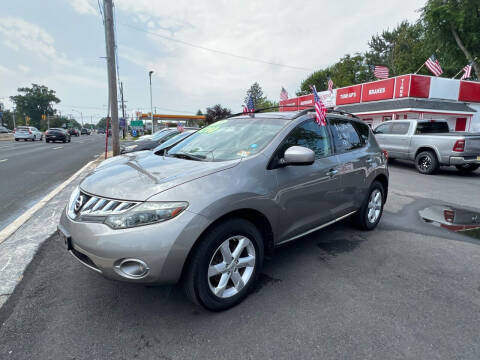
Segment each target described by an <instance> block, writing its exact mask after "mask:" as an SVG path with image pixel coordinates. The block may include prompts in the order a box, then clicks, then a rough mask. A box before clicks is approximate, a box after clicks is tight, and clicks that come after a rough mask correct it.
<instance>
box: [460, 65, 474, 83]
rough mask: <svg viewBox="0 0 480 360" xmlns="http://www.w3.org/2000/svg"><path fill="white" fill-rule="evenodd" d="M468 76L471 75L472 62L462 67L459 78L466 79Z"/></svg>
mask: <svg viewBox="0 0 480 360" xmlns="http://www.w3.org/2000/svg"><path fill="white" fill-rule="evenodd" d="M470 76H472V63H470V64H468V65H467V66H465V67H464V68H463V75H462V77H461V78H460V80H465V79H468V78H469V77H470Z"/></svg>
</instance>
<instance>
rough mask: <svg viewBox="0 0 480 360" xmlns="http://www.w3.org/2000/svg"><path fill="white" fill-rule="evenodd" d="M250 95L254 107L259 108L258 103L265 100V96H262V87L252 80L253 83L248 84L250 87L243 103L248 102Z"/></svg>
mask: <svg viewBox="0 0 480 360" xmlns="http://www.w3.org/2000/svg"><path fill="white" fill-rule="evenodd" d="M250 96H251V97H252V100H253V104H254V106H255V109H257V108H260V107H259V106H258V105H259V104H262V103H264V102H265V100H267V98H266V97H265V96H263V90H262V87H261V86H260V84H259V83H258V82H254V83H253V85H252V86H250V89H248V90H247V95H246V96H245V104H247V103H248V98H249V97H250Z"/></svg>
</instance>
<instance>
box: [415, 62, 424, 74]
mask: <svg viewBox="0 0 480 360" xmlns="http://www.w3.org/2000/svg"><path fill="white" fill-rule="evenodd" d="M424 66H425V63H423V64H422V66H420V67H419V68H418V70H417V71H415V74H416V73H418V72H419V71H420V70H422V68H423V67H424Z"/></svg>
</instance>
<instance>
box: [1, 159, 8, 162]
mask: <svg viewBox="0 0 480 360" xmlns="http://www.w3.org/2000/svg"><path fill="white" fill-rule="evenodd" d="M7 160H8V159H2V160H0V162H5V161H7Z"/></svg>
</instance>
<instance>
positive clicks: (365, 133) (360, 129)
mask: <svg viewBox="0 0 480 360" xmlns="http://www.w3.org/2000/svg"><path fill="white" fill-rule="evenodd" d="M352 125H353V127H354V128H355V130H357V133H358V134H359V135H360V139H361V140H362V142H363V143H364V144H366V143H367V142H368V137H369V136H370V126H369V125H368V124H363V123H361V122H357V121H352Z"/></svg>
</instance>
